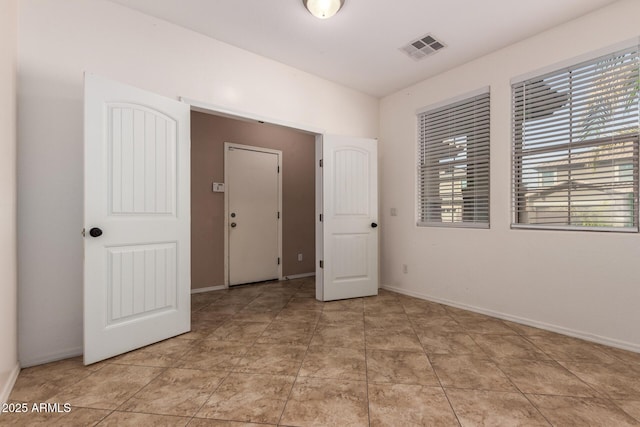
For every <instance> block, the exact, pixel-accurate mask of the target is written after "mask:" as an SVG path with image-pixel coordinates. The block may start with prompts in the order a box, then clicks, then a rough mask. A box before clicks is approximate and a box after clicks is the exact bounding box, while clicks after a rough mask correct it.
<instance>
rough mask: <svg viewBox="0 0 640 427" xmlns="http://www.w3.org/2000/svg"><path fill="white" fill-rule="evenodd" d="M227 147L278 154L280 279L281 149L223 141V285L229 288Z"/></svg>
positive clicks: (280, 256) (279, 271)
mask: <svg viewBox="0 0 640 427" xmlns="http://www.w3.org/2000/svg"><path fill="white" fill-rule="evenodd" d="M229 148H236V149H239V150H249V151H257V152H260V153H267V154H275V155H276V156H278V165H279V167H280V172H279V173H278V212H280V220H279V221H278V257H279V259H280V263H279V264H278V280H282V278H283V276H282V264H283V262H282V260H283V258H282V219H283V214H282V171H283V168H282V151H280V150H272V149H270V148H262V147H255V146H252V145H244V144H236V143H233V142H225V143H224V164H223V167H224V183H225V189H224V286H225V288H229V286H230V281H229V273H230V269H229V189H228V188H226V185H227V183H228V182H229V179H228V177H229V175H228V168H227V161H228V155H229Z"/></svg>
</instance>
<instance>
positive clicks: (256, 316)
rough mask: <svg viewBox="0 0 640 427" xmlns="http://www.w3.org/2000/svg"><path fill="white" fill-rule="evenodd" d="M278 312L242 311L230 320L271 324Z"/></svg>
mask: <svg viewBox="0 0 640 427" xmlns="http://www.w3.org/2000/svg"><path fill="white" fill-rule="evenodd" d="M277 315H278V312H276V311H264V312H261V311H250V310H244V309H242V310H240V311H239V312H237V313H236V314H234V315H233V316H231V318H230V320H233V321H234V322H255V323H271V322H272V321H273V320H274V319H275V318H276V316H277Z"/></svg>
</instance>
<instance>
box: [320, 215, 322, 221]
mask: <svg viewBox="0 0 640 427" xmlns="http://www.w3.org/2000/svg"><path fill="white" fill-rule="evenodd" d="M320 222H322V214H320Z"/></svg>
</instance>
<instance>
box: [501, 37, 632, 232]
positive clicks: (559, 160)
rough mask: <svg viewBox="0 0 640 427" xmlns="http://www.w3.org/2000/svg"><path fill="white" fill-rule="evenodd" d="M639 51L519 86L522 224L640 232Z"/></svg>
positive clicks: (517, 184) (517, 203)
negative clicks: (639, 198)
mask: <svg viewBox="0 0 640 427" xmlns="http://www.w3.org/2000/svg"><path fill="white" fill-rule="evenodd" d="M639 64H640V61H639V57H638V48H637V47H634V48H632V49H626V50H623V51H619V52H615V53H613V54H610V55H607V56H604V57H600V58H597V59H594V60H591V61H589V62H586V63H582V64H578V65H575V66H572V67H570V68H565V69H562V70H558V71H556V72H553V73H549V74H546V75H543V76H540V77H537V78H533V79H529V80H526V81H524V82H521V83H517V84H514V85H513V86H512V96H513V122H512V123H513V141H514V147H513V148H514V149H513V177H514V182H513V189H514V192H513V193H514V194H513V213H514V223H515V224H516V225H518V224H522V225H528V226H539V227H549V228H554V227H562V228H583V227H586V228H587V229H597V228H600V229H610V230H620V231H630V230H636V229H637V226H638V133H639V132H638V128H639V97H640V95H639V81H640V80H639V76H640V71H639V68H640V67H639Z"/></svg>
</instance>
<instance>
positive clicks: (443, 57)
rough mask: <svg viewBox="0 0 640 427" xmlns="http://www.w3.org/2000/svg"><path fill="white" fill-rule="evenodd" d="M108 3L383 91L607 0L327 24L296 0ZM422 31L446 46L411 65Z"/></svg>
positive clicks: (470, 1)
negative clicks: (410, 51)
mask: <svg viewBox="0 0 640 427" xmlns="http://www.w3.org/2000/svg"><path fill="white" fill-rule="evenodd" d="M111 1H113V2H115V3H119V4H122V5H124V6H127V7H130V8H132V9H136V10H139V11H141V12H144V13H146V14H149V15H152V16H155V17H157V18H160V19H163V20H165V21H168V22H172V23H174V24H177V25H180V26H183V27H186V28H189V29H191V30H193V31H196V32H199V33H202V34H204V35H207V36H210V37H212V38H214V39H217V40H220V41H223V42H226V43H229V44H231V45H234V46H237V47H239V48H242V49H245V50H248V51H251V52H254V53H257V54H259V55H262V56H265V57H267V58H271V59H274V60H276V61H279V62H282V63H284V64H288V65H290V66H292V67H295V68H298V69H300V70H304V71H307V72H309V73H312V74H315V75H317V76H320V77H323V78H325V79H328V80H331V81H334V82H337V83H340V84H342V85H345V86H348V87H351V88H353V89H356V90H359V91H361V92H365V93H368V94H371V95H374V96H384V95H388V94H390V93H393V92H395V91H397V90H399V89H402V88H405V87H407V86H409V85H411V84H413V83H417V82H419V81H421V80H424V79H425V78H428V77H431V76H434V75H436V74H439V73H441V72H443V71H446V70H448V69H451V68H453V67H455V66H457V65H460V64H463V63H465V62H468V61H471V60H473V59H475V58H478V57H480V56H482V55H485V54H487V53H489V52H492V51H495V50H497V49H499V48H501V47H504V46H507V45H510V44H512V43H515V42H517V41H519V40H522V39H525V38H527V37H529V36H531V35H534V34H537V33H539V32H541V31H544V30H545V29H548V28H551V27H554V26H556V25H559V24H561V23H563V22H566V21H569V20H571V19H573V18H576V17H578V16H580V15H583V14H585V13H588V12H590V11H592V10H595V9H598V8H600V7H603V6H605V5H607V4H609V3H613V2H614V1H615V0H395V1H391V0H346V2H345V5H344V7H343V8H342V10H341V11H340V12H338V14H337V15H335V16H334V17H333V18H331V19H327V20H320V19H317V18H314V17H313V16H312V15H311V14H309V12H307V11H306V9H305V8H304V6H303V5H302V0H111ZM427 33H431V34H433V35H434V36H436V37H438V38H439V39H440V40H442V41H443V42H444V43H445V44H446V45H447V48H445V49H443V50H441V51H439V52H438V53H436V54H434V55H431V56H429V57H427V58H425V59H423V60H421V61H418V62H416V61H414V60H413V59H411V58H409V57H408V56H406V55H405V54H404V53H402V52H401V51H400V50H398V49H399V48H400V47H401V46H403V45H406V44H407V43H409V42H410V41H412V40H414V39H416V38H418V37H421V36H423V35H425V34H427ZM549 48H550V49H553V46H549Z"/></svg>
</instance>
